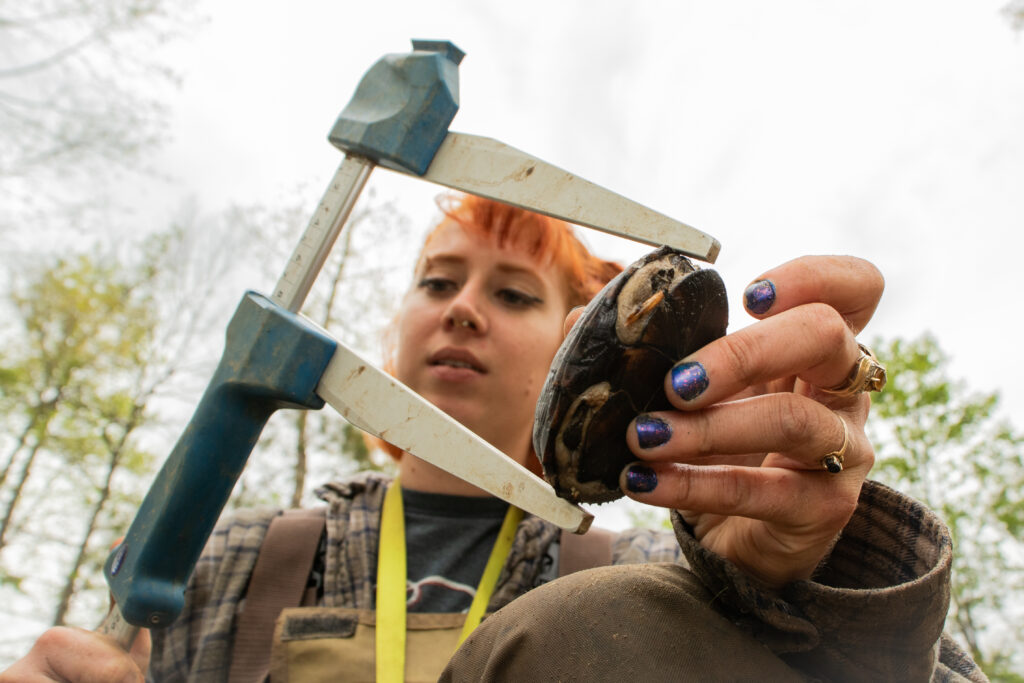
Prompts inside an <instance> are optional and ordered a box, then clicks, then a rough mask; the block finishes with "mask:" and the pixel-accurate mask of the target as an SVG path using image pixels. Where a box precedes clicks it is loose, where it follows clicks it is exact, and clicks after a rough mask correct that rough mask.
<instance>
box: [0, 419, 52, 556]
mask: <svg viewBox="0 0 1024 683" xmlns="http://www.w3.org/2000/svg"><path fill="white" fill-rule="evenodd" d="M41 446H42V441H41V440H40V439H38V438H37V439H36V442H35V445H33V446H32V450H31V451H29V454H28V456H27V457H26V458H25V462H24V463H23V465H22V467H21V473H20V475H19V476H18V481H17V483H16V484H15V485H14V491H13V493H12V494H11V499H10V500H9V501H8V502H7V509H6V510H4V518H3V520H2V521H0V550H3V547H4V545H6V543H7V530H8V529H10V526H11V520H12V519H13V517H14V510H15V508H17V507H18V502H19V500H20V499H21V492H22V490H23V489H24V488H25V482H26V481H28V477H29V475H30V474H31V473H32V464H33V463H34V462H35V459H36V455H37V454H38V453H39V449H40V447H41Z"/></svg>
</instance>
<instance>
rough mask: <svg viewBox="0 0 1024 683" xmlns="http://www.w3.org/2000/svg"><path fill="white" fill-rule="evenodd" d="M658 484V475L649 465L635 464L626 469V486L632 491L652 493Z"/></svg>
mask: <svg viewBox="0 0 1024 683" xmlns="http://www.w3.org/2000/svg"><path fill="white" fill-rule="evenodd" d="M657 485H658V475H657V474H655V472H654V470H652V469H651V468H650V467H648V466H647V465H633V466H632V467H630V468H629V469H628V470H626V488H627V489H629V491H630V492H631V493H650V492H651V491H653V490H654V489H655V487H657Z"/></svg>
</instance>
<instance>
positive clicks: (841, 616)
mask: <svg viewBox="0 0 1024 683" xmlns="http://www.w3.org/2000/svg"><path fill="white" fill-rule="evenodd" d="M388 482H389V479H388V478H387V477H384V476H383V475H380V474H377V473H362V474H359V475H356V476H354V477H352V478H350V479H348V480H345V481H343V482H338V483H332V484H328V485H326V486H324V487H322V488H321V489H319V490H318V491H317V493H318V495H319V496H320V497H321V499H323V500H324V501H325V502H326V503H327V515H326V517H327V550H326V556H325V577H324V595H323V601H322V604H323V605H324V606H329V607H353V608H357V609H372V608H373V605H374V591H375V585H376V568H377V549H378V542H379V524H380V511H381V507H382V504H383V498H384V492H385V490H386V488H387V484H388ZM278 513H279V510H273V509H252V510H240V511H238V512H235V513H233V514H232V515H231V516H229V517H227V518H225V519H224V520H222V522H221V523H220V524H218V526H217V528H216V530H215V531H214V533H213V535H212V536H211V538H210V541H209V543H208V544H207V547H206V549H205V550H204V552H203V555H202V557H201V558H200V560H199V563H198V564H197V566H196V571H195V573H194V575H193V577H192V581H191V583H190V584H189V587H188V589H187V590H186V593H185V608H184V610H183V612H182V615H181V616H180V617H179V619H178V620H177V621H176V622H175V623H174V624H173V625H172V626H171V627H169V628H168V629H165V630H162V631H156V632H154V634H153V655H152V659H151V662H150V669H149V680H151V681H157V682H158V683H165V682H166V683H170V682H177V681H193V682H207V681H224V680H226V678H227V672H228V669H229V667H230V659H231V643H232V638H233V634H234V629H235V621H236V617H237V615H238V614H239V613H240V612H241V610H242V608H243V607H244V603H245V590H246V587H247V585H248V581H249V576H250V574H251V573H252V569H253V566H254V565H255V563H256V557H257V554H258V552H259V547H260V544H261V543H262V541H263V537H264V535H265V534H266V530H267V527H268V526H269V524H270V521H271V519H273V517H274V516H276V515H277V514H278ZM674 521H675V525H676V535H675V536H673V534H672V533H670V532H666V531H653V530H648V529H631V530H628V531H625V532H622V533H621V534H620V535H619V536H618V538H617V539H616V540H615V542H614V544H613V548H612V560H613V562H614V563H615V564H631V563H642V562H682V563H683V564H688V565H689V566H690V568H691V570H692V571H694V573H695V574H696V575H697V576H698V577H699V578H700V579H701V581H702V582H704V583H705V584H706V585H708V586H709V587H710V588H711V589H712V593H714V594H716V595H717V596H718V598H719V599H720V600H721V605H720V608H721V609H723V610H725V611H727V612H730V613H731V615H732V616H733V618H734V621H735V622H736V623H737V625H738V626H739V627H741V628H744V629H748V630H749V631H750V632H752V633H753V634H754V635H755V636H756V637H758V638H759V639H760V640H762V641H763V642H765V643H766V644H767V645H768V646H769V647H771V648H772V649H773V650H775V651H776V652H777V653H780V656H784V657H785V658H786V659H787V661H791V662H792V663H793V665H794V666H795V667H797V668H800V669H804V670H812V671H815V672H826V673H828V674H829V676H828V677H829V678H833V677H834V678H835V679H837V680H848V679H850V678H851V676H850V674H851V672H854V671H856V672H865V673H863V674H854V676H853V677H854V678H866V677H868V676H869V675H870V676H875V675H877V677H876V678H874V680H913V679H915V678H916V679H917V680H927V679H928V678H929V677H930V678H931V679H932V680H935V681H946V680H950V681H951V680H965V679H969V680H975V681H984V680H986V679H985V677H984V675H983V674H982V673H981V672H980V670H978V669H977V668H976V667H975V666H974V663H973V662H972V661H971V660H970V658H969V657H967V656H966V655H965V654H964V653H963V651H962V650H960V649H959V648H958V647H957V646H956V645H955V643H953V641H952V640H950V639H948V638H947V637H945V636H941V631H942V625H943V622H944V618H945V613H946V609H947V606H948V598H949V593H948V591H949V564H950V558H951V551H950V541H949V533H948V531H947V530H946V528H945V526H944V525H943V524H942V523H941V521H939V520H938V518H936V517H935V516H934V515H933V514H932V513H931V512H930V511H928V510H927V509H926V508H924V507H923V506H921V505H920V504H918V503H916V502H914V501H912V500H910V499H908V498H906V497H904V496H902V495H900V494H898V493H896V492H894V491H891V490H890V489H887V488H885V487H883V486H880V485H878V484H873V483H871V482H868V483H866V484H865V487H864V491H863V492H862V495H861V501H860V505H859V507H858V510H857V513H856V514H855V515H854V518H853V519H852V520H851V522H850V524H849V525H847V528H846V530H845V531H844V533H843V536H842V538H841V539H840V541H839V542H838V543H837V545H836V547H835V549H834V550H833V552H832V554H831V555H830V557H829V559H828V560H826V562H825V563H824V564H823V566H822V568H821V570H820V571H819V573H818V575H817V576H816V577H815V580H814V581H802V582H796V583H794V584H791V585H790V586H788V587H787V588H786V590H785V591H783V592H782V593H781V594H776V593H772V592H770V591H766V590H764V589H763V587H761V586H759V585H758V584H757V582H755V581H753V580H752V579H750V578H749V577H747V576H746V575H744V574H743V573H742V572H740V571H739V570H738V569H736V568H735V567H734V566H733V565H731V564H730V563H728V562H727V561H725V560H723V559H722V558H720V557H718V556H716V555H714V554H713V553H710V552H708V551H707V550H705V549H703V548H702V547H701V546H700V545H699V544H698V543H697V542H696V541H695V540H694V539H693V536H692V532H691V530H689V529H688V528H687V527H686V525H685V523H684V522H683V521H682V519H681V518H679V517H678V516H677V517H676V518H675V520H674ZM558 535H559V531H558V529H557V528H555V527H554V526H553V525H551V524H549V523H547V522H545V521H543V520H541V519H539V518H536V517H533V516H530V515H527V516H526V517H525V518H524V520H523V522H522V523H521V524H520V526H519V529H518V530H517V532H516V537H515V541H514V542H513V546H512V549H511V551H510V553H509V557H508V559H507V561H506V563H505V567H504V569H503V570H502V574H501V577H500V578H499V580H498V586H497V588H496V590H495V593H494V596H493V597H492V599H491V603H490V605H489V610H495V609H498V608H500V607H502V606H503V605H505V604H507V603H509V602H511V601H512V600H514V599H515V598H516V597H518V596H519V595H522V594H523V593H526V592H527V591H529V590H530V589H531V588H533V587H534V586H536V585H537V582H538V580H539V577H540V576H541V571H542V564H543V558H544V555H545V551H546V550H547V548H548V547H549V546H550V544H551V543H553V542H555V541H556V539H557V538H558ZM684 555H685V557H684ZM911 655H912V656H911ZM908 661H912V664H911V667H912V668H911V669H909V670H908V668H907V667H908V664H907V662H908ZM907 674H910V675H911V676H910V677H908V675H907ZM816 675H819V676H820V674H816Z"/></svg>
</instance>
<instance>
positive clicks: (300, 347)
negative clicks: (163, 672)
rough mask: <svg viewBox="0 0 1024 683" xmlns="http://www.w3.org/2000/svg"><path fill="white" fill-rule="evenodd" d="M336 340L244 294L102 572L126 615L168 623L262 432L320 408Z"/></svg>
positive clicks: (136, 621)
mask: <svg viewBox="0 0 1024 683" xmlns="http://www.w3.org/2000/svg"><path fill="white" fill-rule="evenodd" d="M335 348H337V343H336V342H335V341H334V340H333V339H332V338H331V337H330V336H328V335H326V334H324V333H323V332H321V331H320V330H319V329H317V328H315V327H314V326H312V325H310V324H309V323H307V322H306V321H305V320H303V319H302V318H301V317H299V316H297V315H295V314H294V313H289V312H288V311H286V310H285V309H284V308H282V307H280V306H277V305H276V304H274V303H273V302H271V301H270V300H269V299H267V298H266V297H264V296H262V295H260V294H256V293H255V292H248V293H246V295H245V296H244V297H243V298H242V302H241V303H240V304H239V306H238V309H237V310H236V311H235V315H234V317H233V318H232V319H231V323H230V324H229V325H228V330H227V342H226V345H225V349H224V355H223V356H222V357H221V361H220V365H219V366H218V367H217V370H216V372H215V373H214V376H213V379H212V380H211V381H210V384H209V386H208V387H207V389H206V393H205V394H203V398H202V400H201V401H200V402H199V405H198V407H197V408H196V411H195V414H194V415H193V416H192V421H191V422H190V423H189V425H188V427H187V428H186V429H185V432H184V433H183V434H182V435H181V438H180V439H179V440H178V443H177V444H176V445H175V447H174V450H173V451H172V452H171V454H170V456H169V457H168V458H167V461H166V462H165V463H164V466H163V468H162V469H161V470H160V473H159V474H158V475H157V477H156V480H155V481H154V482H153V485H152V487H151V488H150V490H149V493H148V494H147V495H146V498H145V499H144V500H143V502H142V507H141V508H140V509H139V512H138V513H137V515H136V517H135V521H134V522H132V525H131V527H130V528H129V530H128V534H127V536H126V537H125V539H124V541H123V542H122V543H121V545H119V546H118V547H117V548H115V549H114V551H113V552H112V553H111V555H110V557H109V558H108V559H107V563H106V566H105V568H104V569H105V572H106V576H107V582H108V583H109V584H110V590H111V592H112V593H113V595H114V599H115V600H116V601H117V604H118V605H119V606H120V608H121V613H122V614H123V615H124V618H125V619H126V620H127V621H128V622H129V623H132V624H135V625H137V626H149V627H161V626H167V625H169V624H170V623H171V622H172V621H173V620H174V619H175V618H176V617H177V615H178V614H179V613H180V612H181V609H182V606H183V605H184V593H185V585H186V583H187V582H188V579H189V577H190V576H191V574H192V570H193V568H194V567H195V564H196V561H197V560H198V559H199V554H200V552H202V549H203V546H204V545H206V540H207V539H208V538H209V536H210V532H211V531H212V529H213V525H214V524H215V523H216V521H217V518H218V517H219V516H220V513H221V510H222V509H223V508H224V504H225V503H226V502H227V499H228V496H229V495H230V494H231V490H232V489H233V488H234V485H235V482H236V481H237V479H238V476H239V475H240V474H241V472H242V468H243V467H245V463H246V460H248V458H249V453H250V452H251V451H252V448H253V446H254V445H255V444H256V440H257V439H258V438H259V435H260V432H262V431H263V427H264V425H265V424H266V423H267V420H268V419H269V418H270V415H271V414H272V413H273V412H274V411H275V410H277V409H278V408H313V409H318V408H320V407H321V406H323V400H322V399H321V398H320V397H319V396H317V395H316V393H315V389H316V386H317V384H319V382H320V377H321V375H323V372H324V370H325V369H326V367H327V364H328V363H329V362H330V360H331V356H332V355H333V354H334V350H335Z"/></svg>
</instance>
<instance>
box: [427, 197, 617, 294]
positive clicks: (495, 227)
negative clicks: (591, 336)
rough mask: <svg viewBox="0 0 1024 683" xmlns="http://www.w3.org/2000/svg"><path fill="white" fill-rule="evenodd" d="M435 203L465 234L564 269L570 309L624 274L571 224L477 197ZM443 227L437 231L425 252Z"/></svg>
mask: <svg viewBox="0 0 1024 683" xmlns="http://www.w3.org/2000/svg"><path fill="white" fill-rule="evenodd" d="M437 203H438V206H439V207H440V208H441V211H442V212H444V215H445V216H447V217H448V218H450V219H452V220H453V221H455V222H456V223H458V224H459V225H461V226H462V227H463V228H464V229H465V230H466V231H468V232H470V233H473V234H475V235H477V236H480V237H489V238H491V239H493V240H494V241H495V242H496V243H497V245H498V247H500V248H506V247H513V248H518V249H522V250H523V251H525V252H526V253H527V254H529V255H530V256H532V257H533V258H534V259H535V260H536V261H537V262H538V263H541V264H543V265H550V266H553V267H555V268H557V269H559V270H561V271H562V274H563V275H564V276H565V281H566V283H567V285H568V287H569V306H570V308H574V307H576V306H582V305H584V304H585V303H587V302H588V301H590V300H591V299H592V298H593V297H594V295H595V294H597V293H598V292H599V291H601V288H602V287H604V285H605V283H607V282H608V281H609V280H611V279H612V278H613V277H615V276H616V275H618V274H619V273H620V272H622V266H620V265H619V264H618V263H615V262H614V261H605V260H604V259H600V258H597V257H596V256H594V255H593V254H591V253H590V251H588V250H587V248H586V247H585V246H583V243H582V242H580V241H579V239H578V238H577V237H576V235H574V234H573V231H572V228H571V227H570V226H569V224H568V223H566V222H565V221H560V220H558V219H557V218H551V217H549V216H543V215H541V214H539V213H534V212H532V211H527V210H526V209H520V208H519V207H515V206H510V205H508V204H502V203H500V202H496V201H494V200H491V199H485V198H483V197H478V196H476V195H445V196H442V197H441V198H439V199H438V202H437ZM442 223H443V221H442ZM440 227H441V223H438V225H436V226H434V229H433V230H431V231H430V233H429V234H428V235H427V239H426V241H425V242H424V245H423V246H424V247H426V246H427V245H428V244H430V241H431V239H433V237H434V235H435V234H436V233H437V231H438V229H439V228H440ZM566 313H568V311H566Z"/></svg>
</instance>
